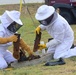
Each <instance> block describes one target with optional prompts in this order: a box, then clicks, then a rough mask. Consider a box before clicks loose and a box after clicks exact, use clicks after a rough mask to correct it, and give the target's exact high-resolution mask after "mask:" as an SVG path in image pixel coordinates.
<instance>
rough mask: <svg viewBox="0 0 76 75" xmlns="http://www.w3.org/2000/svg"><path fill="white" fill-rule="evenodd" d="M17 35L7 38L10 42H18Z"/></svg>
mask: <svg viewBox="0 0 76 75" xmlns="http://www.w3.org/2000/svg"><path fill="white" fill-rule="evenodd" d="M17 39H18V38H17V36H16V35H12V36H10V37H8V38H7V41H8V42H16V41H17Z"/></svg>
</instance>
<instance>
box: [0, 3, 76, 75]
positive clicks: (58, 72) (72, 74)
mask: <svg viewBox="0 0 76 75" xmlns="http://www.w3.org/2000/svg"><path fill="white" fill-rule="evenodd" d="M40 5H42V4H28V8H29V11H30V13H31V16H32V18H33V20H34V22H32V20H31V18H30V15H29V13H28V12H27V10H26V5H23V6H22V11H21V20H22V22H23V24H24V25H23V27H22V28H20V30H18V33H20V34H21V37H22V38H23V39H24V40H25V42H26V43H27V44H28V45H29V46H30V48H31V50H32V49H33V45H34V39H35V32H34V30H35V28H36V27H37V26H38V25H39V23H38V21H37V20H36V19H35V18H34V15H35V13H36V10H37V8H38V7H39V6H40ZM5 10H19V5H3V6H2V5H1V6H0V15H1V14H3V12H4V11H5ZM71 27H72V28H73V30H74V33H75V39H76V25H71ZM49 37H50V36H49V35H48V34H47V32H46V31H43V33H42V39H41V40H43V41H44V42H47V39H48V38H49ZM74 43H76V40H75V41H74ZM9 49H10V51H12V46H11V47H10V48H9ZM65 61H66V64H65V65H62V66H60V65H57V66H49V67H47V66H43V65H44V63H41V64H38V65H33V66H27V67H21V68H13V70H5V69H4V70H0V75H76V58H75V57H73V58H68V59H65Z"/></svg>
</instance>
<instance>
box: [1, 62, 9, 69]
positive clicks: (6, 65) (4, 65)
mask: <svg viewBox="0 0 76 75" xmlns="http://www.w3.org/2000/svg"><path fill="white" fill-rule="evenodd" d="M7 67H8V64H7V63H4V64H1V65H0V69H5V68H7Z"/></svg>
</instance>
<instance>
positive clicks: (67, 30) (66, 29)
mask: <svg viewBox="0 0 76 75" xmlns="http://www.w3.org/2000/svg"><path fill="white" fill-rule="evenodd" d="M44 7H45V8H46V9H45V8H44ZM49 7H50V6H48V7H47V6H46V5H43V6H41V7H40V8H39V9H38V11H37V13H36V15H35V17H36V19H37V20H43V19H44V18H45V17H46V16H47V15H49V14H51V12H53V13H54V16H53V19H52V21H51V22H50V24H49V25H47V26H45V25H42V24H41V25H39V27H40V29H41V30H46V31H47V32H48V34H50V36H52V38H53V40H50V41H49V42H47V43H46V47H47V48H48V50H47V53H54V58H55V59H59V58H68V57H71V56H76V47H74V48H72V49H70V48H71V46H72V44H73V42H74V32H73V30H72V28H71V27H70V25H69V24H68V22H67V21H66V20H65V19H64V18H63V17H62V16H60V15H59V14H58V13H57V12H55V10H52V8H51V9H49ZM48 9H49V10H48ZM53 9H54V8H53ZM45 10H46V11H45Z"/></svg>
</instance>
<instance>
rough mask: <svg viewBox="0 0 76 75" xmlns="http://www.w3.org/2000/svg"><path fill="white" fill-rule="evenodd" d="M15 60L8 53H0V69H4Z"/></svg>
mask: <svg viewBox="0 0 76 75" xmlns="http://www.w3.org/2000/svg"><path fill="white" fill-rule="evenodd" d="M15 60H16V59H15V58H14V57H13V55H12V53H11V52H10V51H8V50H7V51H5V52H2V53H1V52H0V69H4V68H7V67H8V64H10V63H11V62H13V61H15Z"/></svg>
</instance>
